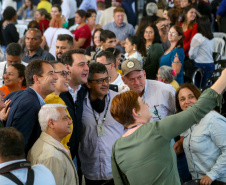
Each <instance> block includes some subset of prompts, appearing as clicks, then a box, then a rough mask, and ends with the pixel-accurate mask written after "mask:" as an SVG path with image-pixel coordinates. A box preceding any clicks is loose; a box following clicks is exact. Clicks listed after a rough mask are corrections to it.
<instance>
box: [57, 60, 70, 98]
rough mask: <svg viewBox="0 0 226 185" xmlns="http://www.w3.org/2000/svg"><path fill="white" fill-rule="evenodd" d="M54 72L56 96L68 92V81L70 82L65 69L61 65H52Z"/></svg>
mask: <svg viewBox="0 0 226 185" xmlns="http://www.w3.org/2000/svg"><path fill="white" fill-rule="evenodd" d="M54 71H55V73H56V75H57V78H58V79H57V81H56V90H55V92H57V94H60V93H61V92H66V91H68V86H69V81H70V80H71V77H70V74H69V71H68V70H67V67H66V66H65V65H64V64H62V63H57V64H54Z"/></svg>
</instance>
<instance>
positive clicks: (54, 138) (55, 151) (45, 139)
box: [28, 104, 78, 185]
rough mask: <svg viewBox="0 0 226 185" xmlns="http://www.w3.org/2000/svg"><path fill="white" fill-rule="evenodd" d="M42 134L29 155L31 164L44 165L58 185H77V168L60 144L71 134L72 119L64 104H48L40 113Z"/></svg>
mask: <svg viewBox="0 0 226 185" xmlns="http://www.w3.org/2000/svg"><path fill="white" fill-rule="evenodd" d="M38 119H39V123H40V126H41V129H42V133H41V135H40V137H39V139H38V140H37V141H36V142H35V144H34V145H33V147H32V148H31V150H30V151H29V154H28V159H29V160H30V161H31V164H32V165H34V164H44V165H45V166H46V167H47V168H49V169H50V171H51V172H52V173H53V176H54V178H55V180H56V184H57V185H62V184H64V185H77V184H78V177H77V172H76V168H75V166H74V163H73V161H72V160H71V158H70V156H69V153H68V150H67V149H66V148H65V147H64V146H63V145H62V144H61V143H60V142H61V141H62V139H63V138H64V137H66V136H67V135H68V134H70V133H71V129H70V125H71V124H72V121H71V119H70V118H69V117H68V114H67V112H66V106H65V105H62V104H46V105H44V106H42V108H41V110H40V111H39V113H38Z"/></svg>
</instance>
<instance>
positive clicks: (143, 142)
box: [110, 65, 226, 185]
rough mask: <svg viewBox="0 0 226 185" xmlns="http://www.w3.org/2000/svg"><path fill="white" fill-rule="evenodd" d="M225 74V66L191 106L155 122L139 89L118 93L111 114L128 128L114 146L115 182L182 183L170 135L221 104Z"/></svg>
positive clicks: (124, 183) (133, 183)
mask: <svg viewBox="0 0 226 185" xmlns="http://www.w3.org/2000/svg"><path fill="white" fill-rule="evenodd" d="M128 66H132V65H128ZM128 70H131V71H132V70H133V69H131V68H130V69H128ZM135 70H136V69H135ZM225 78H226V69H225V70H224V71H223V72H222V75H221V77H220V78H219V79H218V80H217V82H216V83H215V84H214V85H212V87H211V88H209V89H208V90H206V91H205V92H204V93H203V94H202V95H201V97H200V98H199V100H198V101H197V103H196V104H194V105H193V106H192V107H189V108H188V109H187V110H185V111H182V112H180V113H179V114H176V115H172V116H168V117H166V118H164V119H162V120H160V121H153V122H152V123H150V122H149V120H150V119H151V113H150V112H149V108H148V105H147V104H146V103H145V102H144V100H143V99H142V98H140V97H139V95H138V94H137V93H135V92H133V91H127V92H124V93H121V94H119V95H117V96H115V97H114V98H113V100H112V105H111V108H110V111H111V114H112V116H113V118H114V119H115V120H117V121H118V122H119V123H121V124H122V125H123V126H124V127H125V128H126V129H128V130H127V132H126V133H125V134H124V135H123V136H122V137H121V138H119V139H118V140H117V141H116V142H115V144H114V145H113V148H112V162H111V163H112V172H113V178H114V183H115V184H117V185H129V184H130V185H138V184H142V185H143V184H152V185H160V184H161V185H169V184H170V185H180V184H181V182H180V179H179V175H178V171H177V165H176V154H175V151H174V150H173V148H172V146H171V139H172V138H174V137H175V136H177V135H179V134H181V133H182V132H184V131H186V130H187V129H188V128H190V127H191V126H192V125H194V124H196V123H198V122H199V121H200V120H201V119H202V118H203V117H204V116H205V115H206V114H207V113H209V112H210V111H211V110H212V109H213V108H214V107H215V106H216V105H219V102H220V100H221V98H222V96H221V95H219V94H221V93H222V91H223V90H224V89H225V87H226V81H225ZM213 124H214V123H213ZM206 147H207V146H206ZM201 184H203V183H201Z"/></svg>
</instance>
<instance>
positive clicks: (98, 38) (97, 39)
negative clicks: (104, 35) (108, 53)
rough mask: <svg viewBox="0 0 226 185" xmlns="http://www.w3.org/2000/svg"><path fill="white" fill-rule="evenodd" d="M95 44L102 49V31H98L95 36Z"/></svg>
mask: <svg viewBox="0 0 226 185" xmlns="http://www.w3.org/2000/svg"><path fill="white" fill-rule="evenodd" d="M93 41H94V44H95V45H96V47H101V42H100V31H97V32H96V33H95V34H94V38H93Z"/></svg>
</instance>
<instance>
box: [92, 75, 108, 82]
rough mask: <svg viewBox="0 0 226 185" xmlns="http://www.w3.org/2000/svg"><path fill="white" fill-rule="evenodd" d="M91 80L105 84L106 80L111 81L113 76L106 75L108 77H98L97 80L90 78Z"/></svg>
mask: <svg viewBox="0 0 226 185" xmlns="http://www.w3.org/2000/svg"><path fill="white" fill-rule="evenodd" d="M90 81H95V82H97V83H98V84H103V83H104V81H105V82H106V83H109V82H110V81H111V77H110V76H108V77H106V78H99V79H96V80H90Z"/></svg>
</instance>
